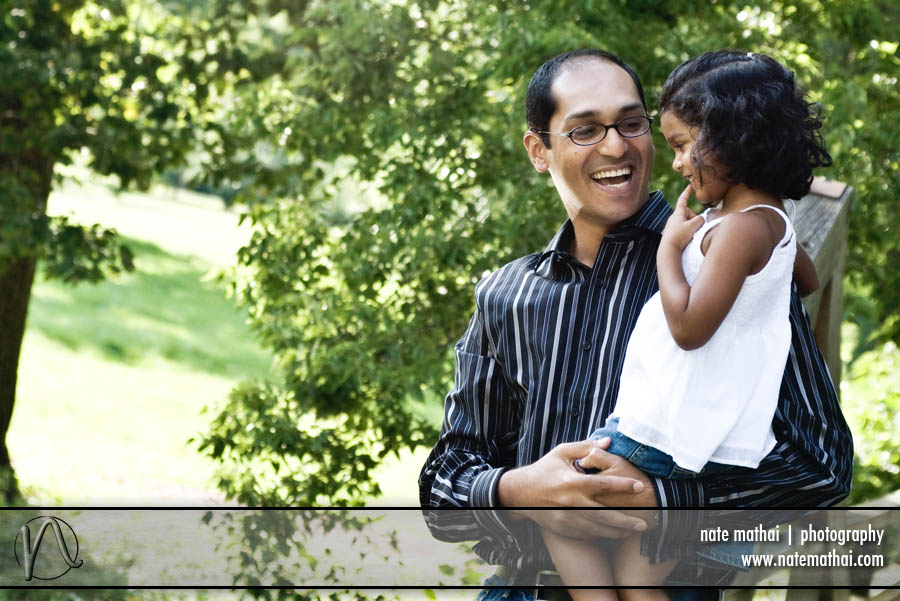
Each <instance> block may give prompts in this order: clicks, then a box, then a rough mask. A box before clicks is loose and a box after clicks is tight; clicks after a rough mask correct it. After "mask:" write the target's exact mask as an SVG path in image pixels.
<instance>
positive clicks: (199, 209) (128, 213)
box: [8, 180, 427, 506]
mask: <svg viewBox="0 0 900 601" xmlns="http://www.w3.org/2000/svg"><path fill="white" fill-rule="evenodd" d="M49 205H50V206H49V210H50V212H51V213H54V214H63V215H70V216H71V218H72V219H73V220H74V221H77V222H80V223H95V222H99V223H101V224H103V225H104V226H106V227H113V228H116V229H117V230H118V231H119V233H120V234H121V235H122V236H123V238H124V239H125V241H126V242H127V243H128V244H129V246H131V248H132V250H134V252H135V255H136V258H135V265H136V270H135V272H133V273H129V274H124V275H122V276H120V277H119V278H117V279H116V280H115V281H105V282H101V283H100V284H97V285H94V284H79V285H77V286H70V285H65V284H62V283H60V282H58V281H45V280H43V279H42V278H38V280H37V282H36V283H35V286H34V289H33V293H32V299H31V305H30V307H29V314H28V323H27V331H26V335H25V341H24V344H23V349H22V358H21V362H20V366H19V382H18V391H17V393H18V395H17V402H16V407H15V411H14V415H13V421H12V424H11V427H10V431H9V435H8V444H9V447H10V451H11V454H12V458H13V464H14V467H15V468H16V471H17V475H18V477H19V479H20V484H21V485H22V487H23V488H24V490H25V492H26V496H27V498H28V500H29V501H30V502H31V503H33V504H69V505H84V504H96V505H142V504H150V505H165V504H177V505H197V504H209V503H212V502H220V501H221V495H220V494H219V493H218V492H217V491H216V490H215V488H214V486H213V484H212V483H211V482H212V475H213V472H214V470H215V467H216V464H215V463H214V462H212V461H211V460H209V459H207V458H205V457H203V456H201V455H200V454H199V453H198V452H197V451H196V448H195V447H194V446H191V445H189V444H188V442H187V441H188V439H189V438H191V437H193V436H196V435H197V434H198V433H203V432H205V431H206V429H207V424H208V423H209V420H210V414H209V413H206V414H205V413H202V409H203V408H204V407H205V406H215V405H216V404H217V403H218V402H220V401H222V400H224V399H225V398H226V397H227V395H228V392H229V391H230V390H231V389H232V388H233V387H234V386H235V385H236V384H237V383H239V382H240V381H243V380H247V379H251V378H265V377H267V376H268V374H269V373H270V365H271V356H270V355H269V353H267V352H266V351H265V350H264V349H262V348H261V347H260V346H259V344H257V342H256V341H255V339H254V337H253V334H252V332H251V331H250V330H249V328H248V326H247V325H246V323H245V320H244V312H243V311H242V310H241V309H239V308H238V307H236V305H235V303H234V302H233V300H231V299H228V298H227V297H226V293H225V287H224V285H223V284H221V283H219V282H217V281H216V280H215V278H214V277H212V275H213V274H214V273H215V272H216V271H218V270H220V269H223V268H227V267H228V266H230V265H231V264H232V263H233V262H234V257H235V253H236V251H237V249H238V248H239V247H240V246H241V245H242V244H243V242H244V241H245V240H246V239H247V236H248V235H249V230H248V229H247V228H246V227H238V225H237V221H238V214H237V213H236V212H233V211H228V210H225V209H224V208H223V207H222V203H221V202H220V201H219V200H218V199H216V198H212V197H208V196H204V195H199V194H193V193H190V192H186V191H183V190H174V189H171V188H164V187H159V188H155V189H153V190H151V191H150V192H149V193H146V194H140V193H124V194H118V195H117V194H114V193H113V192H112V191H111V189H110V188H109V187H108V186H107V185H105V184H104V183H102V182H99V181H96V180H90V181H87V182H84V183H81V184H78V183H75V182H74V181H66V182H65V183H64V184H63V186H62V187H61V188H60V189H58V190H57V191H56V192H54V193H53V194H52V195H51V198H50V203H49ZM426 454H427V451H426V450H421V451H419V452H418V453H415V454H410V453H407V454H406V455H405V456H404V457H403V458H402V459H401V460H399V461H398V460H392V461H390V462H389V463H387V464H386V465H385V466H384V467H383V468H381V474H380V475H379V479H380V481H381V482H382V483H383V486H382V487H383V488H384V489H385V494H384V495H383V496H382V498H380V499H373V500H372V501H371V502H372V503H373V504H382V505H410V506H413V505H416V504H417V492H416V485H415V480H416V476H417V475H418V469H419V467H420V466H421V465H422V463H423V461H424V458H425V455H426Z"/></svg>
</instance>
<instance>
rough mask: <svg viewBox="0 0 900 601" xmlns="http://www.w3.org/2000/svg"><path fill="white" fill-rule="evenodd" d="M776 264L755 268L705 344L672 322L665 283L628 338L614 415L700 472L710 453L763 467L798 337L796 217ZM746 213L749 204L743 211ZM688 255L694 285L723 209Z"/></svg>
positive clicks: (712, 457)
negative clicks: (681, 341)
mask: <svg viewBox="0 0 900 601" xmlns="http://www.w3.org/2000/svg"><path fill="white" fill-rule="evenodd" d="M758 207H766V208H768V209H771V210H774V211H776V212H778V214H779V215H781V217H782V218H783V219H784V223H785V232H784V237H783V238H782V239H781V241H780V242H779V243H778V244H777V245H776V247H775V248H774V249H773V251H772V255H771V257H770V258H769V261H768V263H766V265H765V266H764V267H763V268H762V269H761V270H760V271H759V272H757V273H755V274H752V275H750V276H747V278H746V279H745V280H744V284H743V286H742V287H741V290H740V292H739V293H738V296H737V298H736V299H735V301H734V304H733V305H732V307H731V310H730V311H729V312H728V314H727V315H726V316H725V319H724V320H723V321H722V324H721V325H720V326H719V328H718V329H717V330H716V332H715V333H714V334H713V336H712V338H710V340H709V341H708V342H707V343H706V344H704V345H703V346H702V347H700V348H698V349H695V350H692V351H685V350H683V349H682V348H680V347H679V346H678V345H677V344H676V343H675V340H674V339H673V338H672V335H671V334H670V333H669V327H668V325H667V324H666V318H665V315H664V314H663V308H662V302H661V300H660V296H659V292H657V293H656V294H655V295H653V296H652V297H651V298H650V300H648V301H647V304H646V305H644V308H643V309H642V310H641V314H640V315H639V316H638V320H637V324H636V325H635V328H634V332H632V334H631V338H630V339H629V341H628V348H627V350H626V353H625V362H624V365H623V368H622V378H621V381H620V386H619V396H618V399H617V401H616V407H615V409H614V410H613V413H612V416H615V417H618V418H619V431H620V432H622V433H623V434H625V435H626V436H629V437H631V438H633V439H634V440H636V441H638V442H641V443H643V444H646V445H649V446H651V447H654V448H657V449H659V450H661V451H664V452H665V453H668V454H669V455H671V456H672V457H673V458H674V460H675V463H676V464H677V465H678V466H680V467H682V468H685V469H688V470H691V471H694V472H698V471H700V470H701V469H702V468H703V466H704V465H705V464H706V463H707V462H709V461H714V462H716V463H725V464H729V465H739V466H744V467H749V468H756V467H758V466H759V462H760V460H761V459H762V458H763V457H765V456H766V455H767V454H768V453H769V451H771V450H772V448H773V447H774V446H775V436H774V435H773V433H772V418H773V416H774V415H775V407H776V405H777V402H778V393H779V390H780V388H781V379H782V376H783V374H784V368H785V364H786V362H787V356H788V351H789V349H790V345H791V326H790V322H789V320H788V312H789V305H790V292H791V277H792V274H793V269H794V255H795V253H796V250H797V246H796V237H795V236H794V229H793V227H791V223H790V221H789V220H788V218H787V216H786V215H785V214H784V213H783V212H782V211H780V210H778V209H776V208H775V207H771V206H768V205H754V206H752V207H748V208H746V209H744V211H749V210H751V209H756V208H758ZM742 212H743V211H742ZM703 219H704V221H705V223H704V224H703V226H701V227H700V229H699V230H697V232H696V233H694V237H693V238H691V241H690V242H689V243H688V245H687V247H686V248H685V249H684V252H683V253H682V256H681V264H682V267H683V269H684V275H685V278H686V279H687V282H688V284H691V285H693V283H694V280H695V279H696V278H697V275H698V274H699V273H700V268H701V266H702V265H703V260H704V256H703V253H702V252H701V251H700V243H701V242H702V240H703V237H704V236H705V235H706V233H707V232H708V231H709V230H710V229H712V228H714V227H715V226H716V225H718V224H719V223H720V222H721V221H722V219H724V217H719V218H716V219H709V211H708V210H707V211H706V212H704V213H703Z"/></svg>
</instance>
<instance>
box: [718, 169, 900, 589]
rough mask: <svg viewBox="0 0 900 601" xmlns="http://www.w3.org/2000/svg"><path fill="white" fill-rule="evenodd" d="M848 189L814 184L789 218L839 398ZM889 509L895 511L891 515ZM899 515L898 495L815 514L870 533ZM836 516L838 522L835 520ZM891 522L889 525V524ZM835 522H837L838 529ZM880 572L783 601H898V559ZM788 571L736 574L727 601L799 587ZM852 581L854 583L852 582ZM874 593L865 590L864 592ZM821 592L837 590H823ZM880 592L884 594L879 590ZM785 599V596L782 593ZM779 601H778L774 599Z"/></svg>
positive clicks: (838, 572)
mask: <svg viewBox="0 0 900 601" xmlns="http://www.w3.org/2000/svg"><path fill="white" fill-rule="evenodd" d="M851 192H852V189H851V188H850V187H849V186H847V185H845V184H843V183H841V182H835V181H830V180H825V179H821V178H816V180H815V181H814V182H813V187H812V189H811V191H810V194H809V195H808V196H806V197H804V198H803V199H802V200H800V201H798V202H797V203H796V212H795V214H794V216H793V223H794V229H795V230H796V232H797V237H798V241H799V242H800V243H801V244H802V245H803V247H804V248H805V249H806V252H807V253H809V255H810V257H812V259H813V262H814V263H815V265H816V271H817V272H818V275H819V289H818V290H817V291H816V292H815V293H813V294H812V295H810V296H809V297H807V298H805V299H804V301H803V304H804V305H805V307H806V311H807V313H809V318H810V322H811V323H812V326H813V332H814V334H815V338H816V342H817V343H818V345H819V348H820V349H821V351H822V354H823V355H824V357H825V360H826V361H827V362H828V369H829V371H830V372H831V377H832V379H833V380H834V385H835V387H836V388H837V389H838V392H840V381H841V355H840V350H841V318H842V313H843V275H844V264H845V257H846V255H847V232H848V222H849V218H850V204H851ZM890 508H894V509H893V510H892V509H890ZM898 511H900V491H898V492H894V493H892V494H889V495H887V496H885V497H882V498H881V499H878V500H876V501H872V502H871V503H867V504H865V505H862V506H860V507H857V508H853V509H852V510H850V511H848V512H843V511H842V512H828V511H823V512H821V514H820V519H821V520H822V525H823V526H824V525H831V526H832V527H840V528H854V527H859V528H864V527H866V525H868V524H872V526H873V527H874V528H885V527H887V526H889V525H894V526H896V524H897V516H898V515H900V514H898ZM838 516H840V517H838ZM892 518H893V522H892V521H891V519H892ZM835 522H840V524H837V523H835ZM884 560H885V565H884V567H882V568H880V569H878V570H874V571H872V572H871V573H868V574H867V575H868V576H869V577H870V580H868V581H867V582H862V583H860V582H858V581H856V579H855V578H858V576H859V574H860V571H859V570H857V572H856V573H855V574H852V573H851V571H850V569H849V568H843V569H841V568H835V569H833V570H829V571H828V573H827V576H825V577H824V578H823V580H822V582H820V583H817V585H816V586H821V587H823V588H822V589H816V588H788V590H787V593H786V596H785V601H846V600H847V599H849V598H850V593H851V590H853V591H854V593H855V594H854V598H860V597H859V594H860V593H861V594H863V595H865V594H866V593H868V595H866V596H865V597H862V598H868V599H869V600H870V601H897V600H900V588H898V586H900V563H898V557H897V556H896V554H895V556H891V557H887V556H886V557H884ZM797 576H798V574H792V573H791V571H790V570H789V569H788V568H782V569H781V570H774V569H759V568H758V569H754V570H752V571H750V572H745V573H741V574H740V575H739V576H738V577H737V578H736V579H735V581H734V582H733V583H732V586H735V587H747V588H745V589H729V590H728V591H726V593H725V599H726V600H727V601H751V600H752V599H753V598H754V596H755V593H756V591H755V590H754V589H753V588H751V587H759V586H765V587H772V586H775V587H785V586H786V587H790V586H791V585H796V584H798V583H799V584H803V585H805V586H807V587H808V586H809V583H808V582H807V583H802V582H800V581H799V579H798V578H797ZM851 576H853V577H851ZM867 586H871V587H873V588H871V589H868V590H866V589H865V587H867ZM824 587H841V588H832V589H827V588H824ZM881 587H883V588H881ZM782 594H784V593H782ZM779 598H780V596H779Z"/></svg>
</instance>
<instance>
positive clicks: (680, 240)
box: [662, 184, 703, 251]
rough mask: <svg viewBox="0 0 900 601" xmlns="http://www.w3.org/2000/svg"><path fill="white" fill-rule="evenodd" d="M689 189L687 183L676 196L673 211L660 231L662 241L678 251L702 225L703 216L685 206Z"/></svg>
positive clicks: (689, 192) (689, 186)
mask: <svg viewBox="0 0 900 601" xmlns="http://www.w3.org/2000/svg"><path fill="white" fill-rule="evenodd" d="M691 190H692V188H691V185H690V184H688V186H687V188H685V189H684V192H682V193H681V195H680V196H679V197H678V200H677V201H676V202H675V212H674V213H672V216H671V217H669V220H668V221H667V222H666V227H665V229H663V233H662V241H663V242H667V243H669V244H672V245H673V246H675V247H676V248H677V249H678V250H679V251H682V250H684V248H685V247H686V246H687V245H688V242H690V241H691V238H692V237H693V236H694V232H696V231H697V230H698V229H700V226H701V225H703V217H700V216H699V215H697V214H696V213H694V212H693V211H692V210H690V209H689V208H688V206H687V201H688V198H689V197H690V196H691Z"/></svg>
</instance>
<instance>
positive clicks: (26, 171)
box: [0, 150, 54, 503]
mask: <svg viewBox="0 0 900 601" xmlns="http://www.w3.org/2000/svg"><path fill="white" fill-rule="evenodd" d="M0 158H2V160H3V163H5V164H6V165H7V166H8V169H9V173H12V174H14V176H15V177H16V179H18V180H19V181H20V182H22V183H23V184H24V185H25V187H26V188H27V189H28V191H29V192H30V196H31V199H32V203H29V204H31V206H28V207H23V208H24V209H25V210H27V211H28V212H29V213H30V214H31V215H32V218H34V217H36V216H40V215H44V214H45V213H46V211H47V199H48V198H49V196H50V187H51V184H52V181H53V165H54V161H53V159H52V158H51V157H49V156H47V155H45V154H44V153H42V152H40V151H38V150H31V151H28V152H25V153H24V154H23V155H22V156H20V157H11V156H8V155H4V156H2V157H0ZM23 250H24V249H23ZM37 252H39V251H38V249H31V250H30V252H29V251H28V250H24V252H23V255H22V256H13V257H10V258H8V259H7V260H6V261H4V263H5V267H6V270H5V271H4V272H3V273H0V496H2V497H4V498H5V500H6V501H7V503H9V502H12V501H13V500H14V499H15V498H16V497H17V496H18V493H19V487H18V482H17V479H16V476H15V472H14V471H13V469H12V462H11V461H10V457H9V449H8V448H7V446H6V433H7V431H8V430H9V423H10V420H11V419H12V413H13V407H14V406H15V402H16V380H17V379H18V371H19V356H20V355H21V352H22V339H23V338H24V336H25V318H26V316H27V315H28V302H29V300H30V299H31V286H32V284H33V283H34V273H35V264H36V262H37V259H36V256H35V255H36V253H37Z"/></svg>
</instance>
